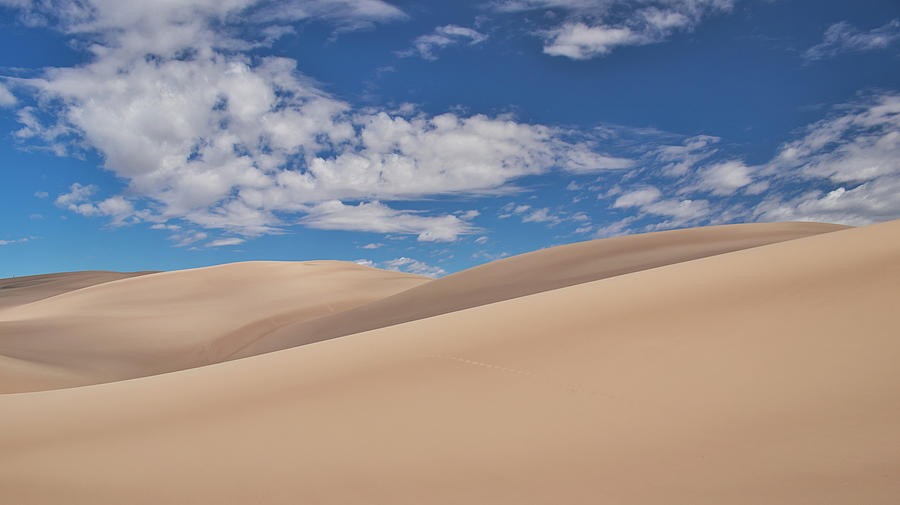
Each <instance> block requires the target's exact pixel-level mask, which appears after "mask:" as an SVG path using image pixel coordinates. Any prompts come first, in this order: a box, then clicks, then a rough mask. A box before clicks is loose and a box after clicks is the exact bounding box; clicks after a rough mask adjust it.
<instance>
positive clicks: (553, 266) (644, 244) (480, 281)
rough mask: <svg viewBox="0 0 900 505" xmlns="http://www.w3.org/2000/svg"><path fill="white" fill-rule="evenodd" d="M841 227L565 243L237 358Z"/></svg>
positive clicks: (301, 330)
mask: <svg viewBox="0 0 900 505" xmlns="http://www.w3.org/2000/svg"><path fill="white" fill-rule="evenodd" d="M843 229H847V227H846V226H841V225H834V224H824V223H765V224H741V225H727V226H711V227H707V228H693V229H686V230H674V231H666V232H658V233H648V234H644V235H629V236H624V237H615V238H608V239H602V240H594V241H590V242H581V243H577V244H569V245H564V246H559V247H553V248H550V249H544V250H541V251H535V252H532V253H528V254H522V255H520V256H515V257H512V258H507V259H503V260H499V261H495V262H493V263H489V264H486V265H481V266H478V267H475V268H471V269H469V270H465V271H463V272H459V273H457V274H453V275H450V276H447V277H444V278H442V279H438V280H436V281H434V282H430V283H427V284H423V285H421V286H417V287H415V288H413V289H410V290H408V291H404V292H402V293H398V294H396V295H394V296H392V297H390V298H385V299H381V300H376V301H374V302H372V303H369V304H366V305H363V306H360V307H357V308H355V309H352V310H350V311H347V312H343V313H341V314H333V315H328V316H325V317H322V318H319V319H313V320H308V321H302V322H298V323H296V324H292V325H288V326H285V327H284V328H281V329H279V330H277V331H273V332H271V333H269V334H267V335H265V336H263V337H262V338H261V339H260V340H259V341H254V342H252V343H251V344H250V345H248V346H247V347H246V348H244V349H242V350H241V351H240V352H238V353H237V354H236V355H235V357H245V356H252V355H255V354H260V353H263V352H271V351H276V350H279V349H286V348H289V347H294V346H297V345H303V344H308V343H311V342H317V341H320V340H326V339H329V338H335V337H340V336H343V335H350V334H353V333H359V332H362V331H367V330H372V329H375V328H382V327H384V326H390V325H394V324H399V323H403V322H407V321H415V320H417V319H423V318H426V317H431V316H436V315H439V314H446V313H448V312H453V311H456V310H461V309H466V308H470V307H477V306H479V305H485V304H488V303H494V302H498V301H502V300H509V299H511V298H517V297H520V296H525V295H530V294H533V293H539V292H541V291H547V290H551V289H557V288H561V287H565V286H572V285H575V284H580V283H583V282H589V281H595V280H598V279H605V278H608V277H614V276H617V275H622V274H626V273H630V272H637V271H640V270H646V269H649V268H656V267H660V266H663V265H669V264H673V263H680V262H683V261H690V260H694V259H697V258H704V257H707V256H714V255H716V254H722V253H726V252H731V251H737V250H741V249H747V248H750V247H758V246H761V245H765V244H771V243H775V242H783V241H785V240H793V239H797V238H802V237H808V236H811V235H816V234H820V233H829V232H833V231H837V230H843Z"/></svg>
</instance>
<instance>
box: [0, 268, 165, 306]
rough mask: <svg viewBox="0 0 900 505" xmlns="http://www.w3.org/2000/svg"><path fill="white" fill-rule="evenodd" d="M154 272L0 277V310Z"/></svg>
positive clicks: (72, 273)
mask: <svg viewBox="0 0 900 505" xmlns="http://www.w3.org/2000/svg"><path fill="white" fill-rule="evenodd" d="M152 273H156V272H149V271H148V272H96V271H93V272H92V271H86V272H66V273H60V274H44V275H29V276H25V277H12V278H9V279H0V309H4V308H6V307H13V306H16V305H24V304H26V303H31V302H34V301H37V300H42V299H44V298H50V297H51V296H56V295H59V294H62V293H65V292H68V291H74V290H76V289H81V288H86V287H88V286H93V285H94V284H102V283H104V282H111V281H117V280H119V279H127V278H129V277H137V276H139V275H147V274H152Z"/></svg>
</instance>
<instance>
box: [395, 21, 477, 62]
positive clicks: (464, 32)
mask: <svg viewBox="0 0 900 505" xmlns="http://www.w3.org/2000/svg"><path fill="white" fill-rule="evenodd" d="M485 40H487V35H485V34H483V33H480V32H478V31H476V30H473V29H472V28H466V27H464V26H457V25H445V26H438V27H436V28H435V29H434V32H432V33H429V34H427V35H421V36H419V37H416V39H415V40H413V43H412V47H411V48H409V49H406V50H405V51H399V52H398V53H397V55H398V56H404V57H405V56H419V57H421V58H424V59H426V60H432V61H434V60H437V56H436V55H435V54H434V52H435V50H436V49H442V48H444V47H447V46H451V45H457V44H468V45H470V46H474V45H476V44H480V43H482V42H484V41H485Z"/></svg>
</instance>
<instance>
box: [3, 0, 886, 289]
mask: <svg viewBox="0 0 900 505" xmlns="http://www.w3.org/2000/svg"><path fill="white" fill-rule="evenodd" d="M144 4H146V5H144ZM898 63H900V4H898V3H897V2H896V1H893V0H885V1H876V0H864V1H859V2H852V3H848V2H844V1H821V0H820V1H799V0H798V1H788V0H485V1H472V2H464V1H459V2H411V1H404V2H400V1H397V2H384V1H381V0H358V1H350V0H305V1H298V0H287V1H272V0H260V1H255V0H166V1H162V2H154V3H150V2H119V1H117V0H82V1H74V0H54V1H48V0H0V132H2V140H0V171H2V172H0V173H2V184H0V216H2V218H0V276H3V277H5V276H11V275H27V274H36V273H46V272H54V271H68V270H83V269H110V270H140V269H177V268H189V267H195V266H203V265H210V264H217V263H224V262H231V261H243V260H254V259H271V260H309V259H322V258H326V259H340V260H348V261H359V262H362V263H365V264H370V265H373V266H378V267H381V268H392V269H398V270H404V271H412V272H418V273H423V274H426V275H434V276H439V275H445V274H447V273H452V272H455V271H458V270H461V269H464V268H468V267H471V266H474V265H477V264H480V263H484V262H487V261H491V260H493V259H497V258H501V257H504V256H506V255H512V254H518V253H521V252H526V251H530V250H535V249H539V248H542V247H548V246H552V245H558V244H563V243H568V242H575V241H581V240H589V239H592V238H600V237H608V236H614V235H621V234H626V233H642V232H648V231H655V230H663V229H671V228H681V227H690V226H702V225H710V224H724V223H737V222H755V221H789V220H813V221H827V222H839V223H846V224H853V225H864V224H868V223H873V222H879V221H885V220H889V219H896V218H900V65H898Z"/></svg>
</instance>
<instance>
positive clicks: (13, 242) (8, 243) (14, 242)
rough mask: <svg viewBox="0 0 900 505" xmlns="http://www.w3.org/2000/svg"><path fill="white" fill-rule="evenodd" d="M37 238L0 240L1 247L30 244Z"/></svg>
mask: <svg viewBox="0 0 900 505" xmlns="http://www.w3.org/2000/svg"><path fill="white" fill-rule="evenodd" d="M34 238H35V237H22V238H16V239H11V240H0V246H4V245H11V244H23V243H25V242H30V241H31V240H32V239H34Z"/></svg>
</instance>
